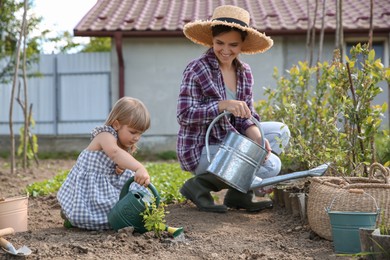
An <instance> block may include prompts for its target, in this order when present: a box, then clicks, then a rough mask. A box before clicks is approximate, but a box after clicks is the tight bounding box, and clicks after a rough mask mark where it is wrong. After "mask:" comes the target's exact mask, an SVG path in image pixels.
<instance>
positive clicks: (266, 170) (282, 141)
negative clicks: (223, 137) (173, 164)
mask: <svg viewBox="0 0 390 260" xmlns="http://www.w3.org/2000/svg"><path fill="white" fill-rule="evenodd" d="M260 125H261V127H262V129H263V132H264V135H265V138H266V139H268V141H269V143H270V145H271V148H272V152H273V153H271V154H270V156H269V158H268V160H266V161H265V162H264V163H263V164H262V165H261V166H260V168H259V170H258V171H257V172H256V173H255V174H256V176H257V177H260V178H262V179H265V178H270V177H274V176H276V175H278V174H279V172H280V169H281V167H282V163H281V161H280V159H279V157H278V156H277V155H279V154H280V153H281V152H282V151H283V150H284V148H285V147H286V146H287V144H288V142H289V140H290V130H289V129H288V127H287V125H285V124H283V123H280V122H261V123H260ZM218 148H219V145H210V146H209V150H210V158H211V160H212V159H213V158H214V156H215V154H216V153H217V151H218ZM276 154H277V155H276ZM209 165H210V163H209V162H208V160H207V153H206V147H203V150H202V154H201V157H200V161H199V164H198V167H197V168H196V170H195V175H199V174H202V173H205V172H206V170H207V167H208V166H209Z"/></svg>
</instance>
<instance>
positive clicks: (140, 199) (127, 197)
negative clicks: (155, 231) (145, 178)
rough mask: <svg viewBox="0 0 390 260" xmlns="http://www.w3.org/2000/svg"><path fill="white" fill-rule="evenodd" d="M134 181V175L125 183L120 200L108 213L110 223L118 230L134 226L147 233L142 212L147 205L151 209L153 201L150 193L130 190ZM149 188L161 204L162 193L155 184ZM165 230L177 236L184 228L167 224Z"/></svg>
mask: <svg viewBox="0 0 390 260" xmlns="http://www.w3.org/2000/svg"><path fill="white" fill-rule="evenodd" d="M133 182H134V177H131V178H129V179H128V180H127V182H126V183H125V184H124V185H123V187H122V190H121V193H120V195H119V201H118V202H117V203H116V204H115V206H114V207H113V208H112V209H111V210H110V212H109V213H108V223H110V225H111V227H112V228H113V229H114V230H116V231H118V230H119V229H122V228H125V227H129V226H132V227H134V230H135V231H136V232H138V233H141V234H143V233H145V232H147V231H148V230H147V229H146V228H145V226H144V222H143V217H142V216H141V213H143V212H144V211H145V210H146V207H149V209H151V201H150V199H149V194H146V193H145V192H143V191H140V190H138V191H130V190H129V187H130V185H131V183H133ZM148 188H149V189H150V190H151V191H152V194H153V196H154V197H155V199H156V201H155V202H156V207H158V206H159V204H160V195H159V194H158V192H157V189H156V188H155V187H154V186H153V184H151V183H150V184H149V186H148ZM165 231H168V233H169V234H171V235H173V237H176V236H178V235H180V234H181V233H182V232H183V228H182V227H180V228H174V227H169V226H166V225H165Z"/></svg>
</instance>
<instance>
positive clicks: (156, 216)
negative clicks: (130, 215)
mask: <svg viewBox="0 0 390 260" xmlns="http://www.w3.org/2000/svg"><path fill="white" fill-rule="evenodd" d="M168 213H169V212H166V211H165V204H164V203H163V202H160V204H159V205H158V206H157V204H156V200H155V198H154V199H153V201H152V202H151V203H150V205H149V204H148V203H147V202H145V211H144V212H141V213H140V215H141V216H142V218H143V221H144V226H145V228H146V230H148V231H153V232H154V234H155V236H157V237H158V238H160V237H161V234H162V232H163V231H164V230H165V228H166V225H165V214H168Z"/></svg>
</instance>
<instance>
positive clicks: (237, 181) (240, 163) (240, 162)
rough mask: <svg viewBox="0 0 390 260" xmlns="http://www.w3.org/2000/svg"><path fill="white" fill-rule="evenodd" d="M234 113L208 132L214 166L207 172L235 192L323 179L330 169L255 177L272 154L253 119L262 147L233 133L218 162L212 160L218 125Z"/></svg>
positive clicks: (227, 137)
mask: <svg viewBox="0 0 390 260" xmlns="http://www.w3.org/2000/svg"><path fill="white" fill-rule="evenodd" d="M230 114H231V113H230V112H227V111H226V112H223V113H221V114H220V115H218V116H217V117H216V118H215V119H214V120H213V121H212V122H211V124H210V125H209V127H208V129H207V132H206V153H207V160H208V161H209V162H210V165H209V166H208V168H207V171H208V172H210V173H212V174H214V175H216V176H217V177H218V178H219V179H220V180H222V181H223V182H225V183H226V184H228V185H229V186H231V187H232V188H235V189H236V190H238V191H240V192H243V193H247V192H248V191H249V190H254V189H258V188H260V187H265V186H268V185H272V184H276V183H279V182H282V181H286V180H290V179H296V178H302V177H307V176H321V175H323V174H324V173H325V171H326V170H327V168H328V164H323V165H320V166H318V167H316V168H313V169H310V170H307V171H300V172H294V173H290V174H285V175H280V176H275V177H271V178H266V179H261V178H259V177H257V176H256V175H255V173H256V171H257V170H258V169H259V168H260V166H261V164H262V163H263V162H264V159H265V157H266V155H267V154H268V151H267V150H266V149H265V141H264V132H263V129H262V127H261V125H260V122H259V121H258V120H257V119H256V118H254V117H253V116H252V117H251V118H250V120H251V121H252V122H253V123H254V124H255V125H256V126H257V127H258V128H259V130H260V133H261V137H262V143H261V144H258V143H256V142H254V141H253V140H251V139H249V138H248V137H246V136H243V135H241V134H239V133H237V132H233V131H229V132H228V133H227V134H226V136H225V138H224V140H223V141H222V143H221V144H220V145H219V148H218V151H217V153H216V154H215V156H214V158H213V159H212V160H211V158H210V149H209V135H210V131H211V129H212V128H213V126H214V124H215V123H216V122H217V121H218V120H219V119H220V118H221V117H223V116H226V115H230Z"/></svg>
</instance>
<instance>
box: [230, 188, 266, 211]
mask: <svg viewBox="0 0 390 260" xmlns="http://www.w3.org/2000/svg"><path fill="white" fill-rule="evenodd" d="M252 199H253V191H249V192H247V193H242V192H240V191H238V190H236V189H229V190H228V191H227V192H226V195H225V199H224V202H223V204H225V205H226V206H228V207H229V208H235V209H245V210H246V211H248V212H258V211H261V210H263V209H272V208H273V205H272V201H259V202H253V201H252Z"/></svg>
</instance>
